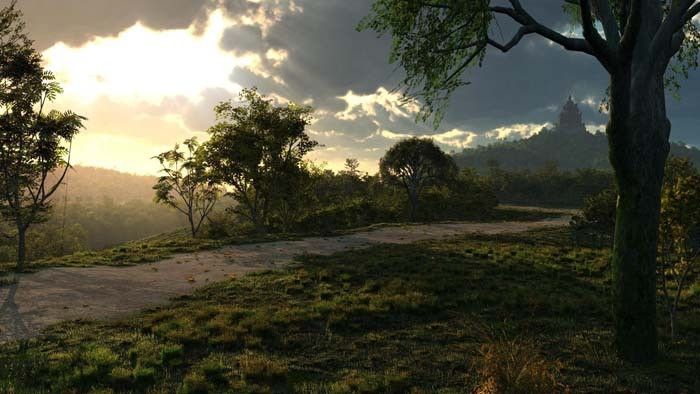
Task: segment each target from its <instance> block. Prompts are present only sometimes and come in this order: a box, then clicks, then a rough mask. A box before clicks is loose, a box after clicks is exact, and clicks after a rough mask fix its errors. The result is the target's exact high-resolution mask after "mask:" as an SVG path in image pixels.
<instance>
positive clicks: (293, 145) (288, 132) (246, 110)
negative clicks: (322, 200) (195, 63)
mask: <svg viewBox="0 0 700 394" xmlns="http://www.w3.org/2000/svg"><path fill="white" fill-rule="evenodd" d="M239 101H240V105H236V104H234V103H232V102H231V101H228V102H222V103H220V104H219V105H217V106H216V108H215V109H214V111H215V113H216V116H217V119H218V120H219V123H217V124H216V125H214V126H213V127H211V128H210V129H209V133H210V134H211V139H210V140H209V141H208V143H207V146H208V149H209V154H208V157H209V163H210V165H211V168H212V177H213V178H212V179H213V180H214V181H216V182H219V183H222V184H225V185H227V186H229V187H230V192H229V193H230V195H231V196H232V197H233V198H234V199H235V200H236V201H237V202H238V203H239V205H238V206H236V208H235V212H236V213H238V214H240V215H242V216H244V217H245V218H247V219H249V220H250V221H251V222H252V223H253V225H254V226H255V228H256V229H257V231H258V232H263V231H265V227H266V226H267V224H268V216H269V213H270V212H269V211H270V209H271V208H273V207H274V203H275V199H277V198H279V197H280V195H281V193H283V191H284V190H283V189H284V188H286V187H287V185H286V183H285V182H286V181H287V180H288V177H290V176H293V175H295V174H297V172H298V170H299V168H300V166H301V165H302V161H303V158H304V156H305V155H306V154H307V153H309V152H310V151H311V150H313V148H314V147H315V146H316V145H317V142H316V141H313V140H311V139H310V138H309V136H308V135H307V134H306V132H305V128H306V126H307V125H308V124H309V122H310V120H311V111H312V110H311V108H310V107H308V106H298V105H296V104H293V103H290V104H287V105H285V106H275V105H273V104H272V101H271V100H268V99H266V98H264V97H263V96H261V95H260V94H259V93H258V92H257V90H255V89H244V90H243V91H241V93H240V95H239Z"/></svg>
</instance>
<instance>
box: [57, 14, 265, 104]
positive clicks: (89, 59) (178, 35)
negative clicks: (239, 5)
mask: <svg viewBox="0 0 700 394" xmlns="http://www.w3.org/2000/svg"><path fill="white" fill-rule="evenodd" d="M232 23H234V22H233V21H231V20H229V19H227V17H226V16H224V13H223V12H222V11H220V10H216V11H213V12H212V13H211V14H210V15H209V19H208V21H207V24H206V27H205V28H204V30H203V31H202V32H201V34H197V31H196V28H195V26H194V25H193V26H190V27H189V28H187V29H172V30H162V31H157V30H153V29H150V28H148V27H146V26H144V25H142V24H141V23H136V24H134V25H133V26H131V27H129V28H128V29H126V30H124V31H122V32H121V33H119V34H117V35H116V36H114V37H95V38H94V39H92V40H91V41H89V42H87V43H85V44H84V45H83V46H81V47H70V46H67V45H65V44H64V43H57V44H55V45H54V46H52V47H51V48H49V49H47V50H46V51H44V53H43V56H44V59H45V62H46V67H47V68H48V69H49V70H52V71H53V72H54V73H55V74H56V76H57V77H58V79H59V81H61V83H62V84H63V87H64V89H65V94H66V95H67V96H73V97H78V98H80V99H81V100H83V101H91V100H94V99H95V98H97V97H98V96H101V95H105V96H108V97H110V98H111V99H112V100H115V101H117V102H134V101H146V102H149V103H153V104H157V103H159V102H161V101H162V100H163V99H164V98H166V97H173V96H179V95H181V96H185V97H188V98H189V99H191V100H196V99H197V98H198V96H199V94H200V92H201V91H203V90H204V89H207V88H212V87H222V88H225V89H227V90H230V91H237V90H239V89H240V87H239V86H238V85H237V84H235V83H234V82H232V81H231V79H230V78H229V77H230V75H231V72H232V70H234V69H235V68H252V69H254V70H255V69H256V68H259V67H260V63H261V62H260V59H259V56H258V57H257V58H256V55H253V54H244V55H243V56H236V55H235V54H234V53H232V52H227V51H224V50H222V49H221V48H220V46H219V41H220V39H221V36H222V34H223V32H224V30H225V29H226V27H227V26H229V25H231V24H232Z"/></svg>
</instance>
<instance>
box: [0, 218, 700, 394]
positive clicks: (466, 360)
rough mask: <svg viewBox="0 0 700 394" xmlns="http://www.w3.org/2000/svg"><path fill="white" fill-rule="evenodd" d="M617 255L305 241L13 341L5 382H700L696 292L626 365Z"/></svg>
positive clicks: (676, 386) (114, 388)
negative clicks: (656, 343)
mask: <svg viewBox="0 0 700 394" xmlns="http://www.w3.org/2000/svg"><path fill="white" fill-rule="evenodd" d="M609 258H610V256H609V252H608V251H606V250H603V249H596V248H589V247H576V248H574V247H571V244H570V242H569V240H568V238H567V237H566V231H561V230H547V231H537V232H529V233H523V234H517V235H507V236H505V235H504V236H485V235H481V236H469V237H463V238H458V239H453V240H447V241H446V240H442V241H433V242H421V243H416V244H411V245H380V246H375V247H372V248H370V249H365V250H356V251H351V252H344V253H340V254H336V255H333V256H326V257H322V256H304V257H301V258H300V264H299V265H298V267H296V268H294V269H290V270H287V271H276V272H264V273H258V274H251V275H247V276H245V277H242V278H238V279H234V280H231V281H227V282H223V283H219V284H215V285H212V286H209V287H206V288H204V289H201V290H199V291H197V292H195V293H194V294H192V295H190V296H187V297H182V298H179V299H177V300H175V301H174V302H173V303H171V304H170V305H167V306H164V307H162V308H157V309H151V310H147V311H144V312H143V313H141V314H139V315H138V316H135V317H133V318H129V319H124V320H119V321H111V322H85V321H82V322H72V323H63V324H60V325H56V326H53V327H52V328H50V329H49V330H48V332H47V333H46V335H45V336H44V337H41V338H37V339H32V340H31V341H30V342H29V343H28V344H26V343H25V344H21V345H22V346H20V344H17V343H10V344H5V345H0V392H10V393H42V392H45V393H53V392H67V393H71V392H73V393H84V392H94V393H111V392H124V391H126V392H128V391H131V392H149V393H219V392H234V393H269V392H275V393H276V392H281V393H286V392H290V393H405V392H410V393H464V392H478V393H489V392H491V393H494V392H508V393H536V392H542V393H552V392H562V393H564V392H575V393H578V392H641V393H692V392H698V389H699V388H700V381H699V380H698V376H700V369H699V368H698V361H699V360H698V355H699V354H700V318H699V316H698V311H700V305H699V303H698V298H699V296H698V294H697V293H694V294H692V295H690V296H689V298H688V299H685V300H684V304H683V306H684V310H683V311H682V313H681V321H680V326H681V338H680V339H679V340H678V341H676V342H673V343H671V342H669V341H668V339H667V338H666V337H663V338H662V346H661V358H660V361H659V362H658V363H657V364H656V365H653V366H647V367H633V366H628V365H624V364H623V363H621V362H620V360H619V359H618V358H617V357H616V356H615V354H614V352H613V351H612V348H611V346H610V344H611V342H612V326H611V323H610V322H611V320H612V318H611V316H610V308H609V307H608V305H609V304H610V302H609V299H608V294H609V289H608V286H609V282H610V279H609V275H610V274H609V268H608V262H609ZM660 316H663V315H660ZM663 323H664V322H663V320H662V321H660V324H663ZM664 328H665V326H663V325H662V326H660V329H661V331H662V332H663V330H664Z"/></svg>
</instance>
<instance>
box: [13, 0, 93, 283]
mask: <svg viewBox="0 0 700 394" xmlns="http://www.w3.org/2000/svg"><path fill="white" fill-rule="evenodd" d="M21 16H22V14H21V13H20V12H19V11H18V10H17V9H16V8H15V2H14V1H13V2H12V3H11V4H10V5H9V6H7V7H5V8H3V9H2V10H0V108H1V110H2V113H0V216H1V217H2V219H4V220H6V221H9V222H11V223H13V224H14V226H15V228H16V231H17V234H16V236H17V269H18V270H22V269H23V267H24V263H25V260H26V233H27V229H28V228H29V226H30V225H32V224H34V223H37V222H41V221H43V220H45V219H46V216H47V213H48V211H49V210H50V208H51V197H52V196H53V195H54V193H55V192H56V190H58V188H59V186H60V185H61V182H63V179H64V177H65V175H66V173H67V171H68V169H69V168H70V151H71V142H72V140H73V137H74V136H75V135H76V133H78V131H79V130H80V129H81V128H82V127H83V121H84V120H85V118H83V117H81V116H79V115H76V114H74V113H72V112H70V111H66V112H59V111H55V110H52V111H49V112H46V111H45V110H46V104H47V103H48V102H49V101H53V100H54V99H55V98H56V97H57V96H58V94H60V93H61V87H60V86H59V84H58V83H57V82H56V80H55V78H54V76H53V74H51V73H50V72H48V71H46V70H44V69H43V67H42V65H41V61H42V59H41V55H40V54H39V53H37V52H36V51H35V50H34V49H33V48H32V41H31V40H30V39H29V38H28V37H27V35H26V34H25V32H24V23H23V22H22V19H21ZM50 174H57V175H58V176H57V177H56V180H55V181H53V182H52V181H51V180H50V178H53V177H50V176H49V175H50Z"/></svg>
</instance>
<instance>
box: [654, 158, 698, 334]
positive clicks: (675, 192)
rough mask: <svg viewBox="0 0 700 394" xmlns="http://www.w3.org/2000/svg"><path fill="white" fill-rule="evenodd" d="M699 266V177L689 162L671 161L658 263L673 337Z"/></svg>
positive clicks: (668, 171)
mask: <svg viewBox="0 0 700 394" xmlns="http://www.w3.org/2000/svg"><path fill="white" fill-rule="evenodd" d="M699 266H700V174H699V173H698V171H697V170H696V169H695V168H694V167H693V165H692V164H691V163H690V161H688V160H687V159H679V158H671V159H669V161H668V163H667V165H666V177H665V178H664V186H663V189H662V192H661V223H660V226H659V264H658V266H657V268H658V275H659V277H660V278H661V292H662V294H663V300H664V305H665V307H666V311H667V312H668V317H669V325H670V331H671V338H672V339H673V338H674V337H675V335H676V334H677V328H676V316H677V312H678V303H679V302H680V299H681V294H682V291H683V290H684V289H685V287H686V285H687V284H688V282H689V281H690V279H691V278H693V277H694V275H696V274H697V272H696V270H697V268H698V267H699Z"/></svg>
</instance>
